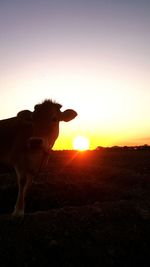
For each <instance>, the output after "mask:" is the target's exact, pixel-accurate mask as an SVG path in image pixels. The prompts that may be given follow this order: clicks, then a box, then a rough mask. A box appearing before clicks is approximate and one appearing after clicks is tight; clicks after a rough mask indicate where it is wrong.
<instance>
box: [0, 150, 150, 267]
mask: <svg viewBox="0 0 150 267" xmlns="http://www.w3.org/2000/svg"><path fill="white" fill-rule="evenodd" d="M16 197H17V185H16V181H15V174H14V173H13V172H12V170H11V169H10V170H9V172H8V169H6V168H4V167H2V166H1V174H0V266H1V267H2V266H16V267H17V266H19V267H20V266H38V265H39V266H43V267H44V266H52V267H53V266H54V267H55V266H61V267H63V266H65V267H72V266H73V267H83V266H85V267H87V266H91V267H92V266H102V267H103V266H105V267H107V266H115V267H117V266H121V267H128V266H132V267H134V266H142V267H146V266H150V151H121V152H120V151H118V152H113V151H93V152H92V151H91V152H90V151H89V152H83V153H76V152H71V151H68V152H65V151H64V152H53V153H52V155H51V159H50V161H49V165H48V167H47V169H46V170H45V172H43V173H41V174H40V175H39V176H38V177H36V179H35V180H34V182H33V184H32V186H31V188H30V190H29V192H28V194H27V197H26V214H25V217H24V220H22V221H19V220H16V221H15V220H12V219H11V216H10V213H11V212H12V210H13V206H14V204H15V201H16Z"/></svg>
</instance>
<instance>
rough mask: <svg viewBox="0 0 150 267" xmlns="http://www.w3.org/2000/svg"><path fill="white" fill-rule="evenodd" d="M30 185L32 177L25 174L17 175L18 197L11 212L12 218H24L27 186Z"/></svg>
mask: <svg viewBox="0 0 150 267" xmlns="http://www.w3.org/2000/svg"><path fill="white" fill-rule="evenodd" d="M31 183H32V176H31V175H30V176H29V175H27V174H25V173H24V174H19V175H18V186H19V191H18V197H17V202H16V205H15V209H14V212H13V214H12V215H13V216H15V217H23V216H24V209H25V197H26V192H27V189H28V187H29V185H30V184H31Z"/></svg>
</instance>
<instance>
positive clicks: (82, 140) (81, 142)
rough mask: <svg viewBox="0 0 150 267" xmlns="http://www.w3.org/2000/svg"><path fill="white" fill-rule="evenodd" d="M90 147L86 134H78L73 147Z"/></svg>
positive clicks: (84, 148) (83, 148) (82, 148)
mask: <svg viewBox="0 0 150 267" xmlns="http://www.w3.org/2000/svg"><path fill="white" fill-rule="evenodd" d="M89 147H90V141H89V139H88V138H87V137H85V136H76V137H75V138H74V140H73V148H74V149H75V150H80V151H84V150H88V149H89Z"/></svg>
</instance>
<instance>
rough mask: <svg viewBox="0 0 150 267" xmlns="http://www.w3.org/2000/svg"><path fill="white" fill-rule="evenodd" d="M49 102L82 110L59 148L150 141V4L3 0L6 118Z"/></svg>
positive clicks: (65, 126)
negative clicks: (84, 142) (79, 140)
mask: <svg viewBox="0 0 150 267" xmlns="http://www.w3.org/2000/svg"><path fill="white" fill-rule="evenodd" d="M45 98H52V99H54V100H56V101H58V102H59V103H61V104H62V105H63V108H62V110H65V109H67V108H73V109H75V110H76V111H77V112H78V117H76V118H75V119H74V120H73V121H71V122H68V123H65V122H62V123H61V125H60V136H59V139H58V140H57V142H56V144H55V147H54V148H55V149H72V143H73V139H74V138H75V137H76V136H77V135H82V136H86V137H87V138H89V139H90V149H93V148H96V147H97V146H98V145H100V146H113V145H140V144H146V143H147V144H150V1H149V0H91V1H90V0H76V1H74V0H54V1H52V0H26V1H23V0H1V1H0V110H1V112H0V119H4V118H8V117H12V116H15V115H16V113H17V112H18V111H20V110H22V109H30V110H33V108H34V105H35V104H36V103H38V102H41V101H42V100H43V99H45Z"/></svg>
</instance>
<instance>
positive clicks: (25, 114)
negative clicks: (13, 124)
mask: <svg viewBox="0 0 150 267" xmlns="http://www.w3.org/2000/svg"><path fill="white" fill-rule="evenodd" d="M17 117H18V118H19V119H22V120H25V121H32V112H31V111H30V110H22V111H20V112H18V114H17Z"/></svg>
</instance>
